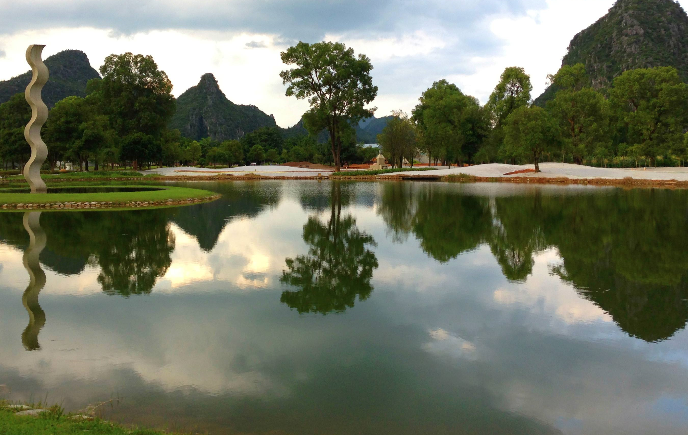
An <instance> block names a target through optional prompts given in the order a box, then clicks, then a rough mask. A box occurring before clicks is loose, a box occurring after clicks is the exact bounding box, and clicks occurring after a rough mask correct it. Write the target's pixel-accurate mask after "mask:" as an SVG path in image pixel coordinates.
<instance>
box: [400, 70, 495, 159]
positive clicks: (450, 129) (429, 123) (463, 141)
mask: <svg viewBox="0 0 688 435" xmlns="http://www.w3.org/2000/svg"><path fill="white" fill-rule="evenodd" d="M413 120H414V121H415V122H416V123H417V124H418V127H419V130H420V133H421V134H420V136H421V140H422V144H423V145H422V147H423V149H424V151H425V152H426V153H428V157H430V159H432V158H433V157H434V158H435V159H440V160H443V161H449V162H462V161H464V160H471V159H472V157H473V155H474V154H475V153H476V151H477V148H478V146H479V144H480V143H481V142H482V141H483V139H484V138H485V137H486V136H487V132H488V131H489V118H488V117H486V116H484V114H483V110H482V109H481V107H480V104H479V103H478V100H477V99H475V98H474V97H471V96H468V95H464V93H463V92H461V90H460V89H459V88H458V87H457V86H456V85H454V84H452V83H449V82H447V81H446V80H440V81H438V82H435V83H433V85H432V87H431V88H429V89H428V90H426V91H425V92H423V95H422V96H421V97H420V102H419V104H418V105H417V106H416V107H415V109H413Z"/></svg>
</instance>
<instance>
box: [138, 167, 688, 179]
mask: <svg viewBox="0 0 688 435" xmlns="http://www.w3.org/2000/svg"><path fill="white" fill-rule="evenodd" d="M524 169H533V165H505V164H500V163H490V164H487V165H477V166H469V167H466V168H451V169H446V168H445V169H437V170H435V171H421V172H406V173H404V175H408V176H427V175H439V176H444V175H458V174H467V175H474V176H477V177H550V178H559V177H565V178H587V179H590V178H605V179H615V180H616V179H618V180H621V179H624V178H626V177H631V178H634V179H639V180H677V181H688V168H637V169H636V168H633V169H616V168H593V167H590V166H580V165H572V164H569V163H541V164H540V170H541V171H542V172H540V173H538V174H534V173H528V174H517V175H504V174H507V173H510V172H516V171H521V170H524ZM351 172H355V171H353V170H352V171H351ZM145 173H147V174H158V175H163V176H168V177H170V176H171V177H180V176H189V177H193V176H205V177H207V176H213V175H224V174H230V175H236V176H241V175H246V174H255V175H260V176H263V177H317V176H318V175H319V174H321V175H325V176H326V175H329V173H330V172H328V171H327V170H320V169H306V168H293V167H289V166H241V167H237V168H224V169H212V168H194V167H179V168H159V169H153V170H151V171H145Z"/></svg>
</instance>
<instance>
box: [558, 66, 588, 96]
mask: <svg viewBox="0 0 688 435" xmlns="http://www.w3.org/2000/svg"><path fill="white" fill-rule="evenodd" d="M547 79H548V80H549V81H550V83H551V84H552V85H554V86H555V87H556V88H557V89H559V90H566V91H574V92H575V91H580V90H582V89H583V88H587V87H590V77H588V73H587V71H585V65H584V64H582V63H577V64H575V65H564V66H562V67H561V68H560V69H559V71H558V72H557V73H556V74H554V75H552V74H549V75H548V76H547Z"/></svg>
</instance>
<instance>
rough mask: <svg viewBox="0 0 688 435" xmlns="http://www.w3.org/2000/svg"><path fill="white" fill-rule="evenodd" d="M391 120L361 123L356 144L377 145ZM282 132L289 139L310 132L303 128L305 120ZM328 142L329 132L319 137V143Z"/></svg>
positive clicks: (384, 118) (357, 131)
mask: <svg viewBox="0 0 688 435" xmlns="http://www.w3.org/2000/svg"><path fill="white" fill-rule="evenodd" d="M390 119H392V117H391V116H385V117H382V118H376V117H372V118H368V119H364V120H362V121H361V122H359V123H358V126H356V142H359V143H361V142H362V143H377V135H378V134H380V133H382V130H383V129H384V128H385V127H386V126H387V122H389V120H390ZM282 132H283V136H284V137H287V138H289V137H294V136H302V135H306V134H308V130H306V127H304V126H303V119H301V120H300V121H299V122H298V123H297V124H296V125H294V126H293V127H289V128H286V129H284V130H282ZM328 140H329V138H328V136H327V131H325V130H324V131H322V132H321V133H320V134H319V135H318V142H327V141H328Z"/></svg>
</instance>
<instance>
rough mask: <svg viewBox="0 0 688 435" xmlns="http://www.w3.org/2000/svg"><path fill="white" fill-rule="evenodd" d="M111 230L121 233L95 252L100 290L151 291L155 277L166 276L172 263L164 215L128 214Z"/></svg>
mask: <svg viewBox="0 0 688 435" xmlns="http://www.w3.org/2000/svg"><path fill="white" fill-rule="evenodd" d="M111 230H114V231H115V232H116V233H120V232H121V234H122V236H120V237H114V238H113V239H112V240H111V241H110V242H109V243H104V244H103V245H102V246H100V247H99V249H97V251H96V255H97V258H98V264H99V265H100V274H99V275H98V282H99V283H100V284H101V286H102V287H103V291H104V292H105V293H107V294H109V295H115V294H117V295H121V296H125V297H128V296H130V295H140V294H148V293H150V292H151V290H152V289H153V287H154V286H155V283H156V281H157V279H158V277H161V276H163V275H165V273H166V272H167V269H168V268H169V267H170V265H171V264H172V258H171V254H172V252H173V251H174V246H175V240H174V235H173V234H172V233H171V232H170V231H169V227H168V225H167V220H166V219H165V216H164V215H162V214H159V213H153V214H150V215H147V214H146V213H145V212H143V213H141V212H135V213H127V214H126V215H125V216H124V219H118V220H117V221H116V222H115V225H114V228H111Z"/></svg>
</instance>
